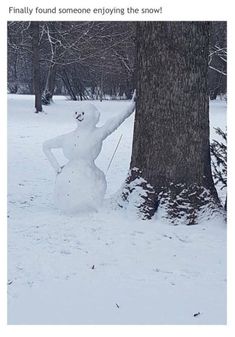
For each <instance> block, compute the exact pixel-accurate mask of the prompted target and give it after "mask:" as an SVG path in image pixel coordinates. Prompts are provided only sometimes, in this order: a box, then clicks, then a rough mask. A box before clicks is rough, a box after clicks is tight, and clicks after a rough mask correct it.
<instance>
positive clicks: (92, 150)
mask: <svg viewBox="0 0 235 337" xmlns="http://www.w3.org/2000/svg"><path fill="white" fill-rule="evenodd" d="M101 149H102V139H100V138H99V136H98V132H97V129H96V128H94V129H93V130H86V131H81V132H76V131H74V132H71V133H69V134H67V135H65V136H64V140H63V146H62V150H63V153H64V155H65V157H66V158H67V159H68V160H69V161H68V163H67V164H66V165H65V166H64V167H63V169H62V172H61V173H59V174H58V175H57V177H56V183H55V202H56V205H57V207H59V208H60V209H62V210H63V211H66V212H69V213H73V212H80V211H87V210H94V209H97V208H98V207H99V206H100V205H101V203H102V201H103V199H104V195H105V192H106V187H107V184H106V179H105V175H104V173H103V172H102V171H101V170H100V169H99V168H98V167H97V166H96V165H95V162H94V160H95V159H96V158H97V157H98V155H99V153H100V151H101Z"/></svg>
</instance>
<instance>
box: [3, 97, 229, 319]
mask: <svg viewBox="0 0 235 337" xmlns="http://www.w3.org/2000/svg"><path fill="white" fill-rule="evenodd" d="M76 104H77V103H76V102H71V101H67V100H66V99H65V98H62V97H57V98H55V103H54V104H52V105H51V106H47V107H44V111H45V113H41V114H35V113H33V97H32V96H25V95H24V96H19V95H9V104H8V111H9V117H8V193H9V195H8V205H9V206H8V223H9V229H8V323H9V324H225V323H226V225H225V223H224V222H223V220H222V219H221V218H217V219H214V220H213V221H210V222H208V221H207V222H204V223H200V224H199V225H197V226H183V225H182V226H172V225H169V224H168V223H164V222H163V221H161V220H160V219H158V218H156V219H154V220H151V221H141V220H138V219H137V218H136V217H135V215H134V214H132V213H131V212H126V211H124V210H121V209H120V210H115V209H112V207H111V204H110V203H109V198H110V197H111V196H112V195H113V194H114V193H115V192H116V191H117V190H118V189H119V188H120V186H121V184H122V183H123V181H124V179H125V177H126V174H127V170H128V167H129V161H130V156H131V143H132V132H133V116H132V117H130V118H129V119H128V120H126V121H125V122H124V123H123V124H122V126H121V127H120V128H119V129H118V130H117V131H116V132H115V133H113V134H112V135H111V136H110V137H108V138H107V140H106V141H105V143H104V145H103V150H102V152H101V154H100V156H99V157H98V159H97V160H96V163H97V166H98V167H100V168H101V169H102V170H103V171H104V172H106V171H107V167H108V164H109V161H110V159H111V157H112V154H113V152H114V150H115V147H116V145H117V142H118V140H119V138H120V135H121V134H122V135H123V136H122V139H121V142H120V145H119V147H118V150H117V153H116V155H115V157H114V159H113V162H112V165H111V167H110V169H109V170H108V172H107V183H108V190H107V195H106V203H105V205H104V207H103V208H102V209H101V210H100V211H99V212H98V213H97V214H81V215H79V216H67V215H64V214H61V213H60V212H59V211H58V210H57V209H56V208H55V207H54V205H53V186H54V179H55V175H54V172H53V170H52V168H51V167H50V165H49V163H48V161H47V159H46V158H45V156H44V154H43V152H42V143H43V141H45V140H46V139H49V138H52V137H54V136H57V135H60V134H62V133H66V132H68V131H71V130H72V129H73V128H75V123H74V121H73V119H72V113H73V112H74V109H75V107H76ZM94 104H95V105H96V106H97V107H98V108H100V110H101V124H102V123H103V122H104V121H105V120H106V119H107V118H109V117H110V116H113V115H115V114H117V113H118V112H119V110H120V107H121V106H123V105H125V104H127V103H126V102H115V101H104V102H96V101H95V102H94ZM210 118H211V137H212V138H215V137H217V136H216V135H215V132H214V130H213V127H217V126H220V127H221V128H222V129H224V128H225V125H226V104H225V102H222V101H219V100H218V101H215V102H212V103H211V105H210ZM57 156H58V157H59V158H60V161H61V164H63V162H64V161H65V160H64V158H63V155H62V153H60V152H59V151H57Z"/></svg>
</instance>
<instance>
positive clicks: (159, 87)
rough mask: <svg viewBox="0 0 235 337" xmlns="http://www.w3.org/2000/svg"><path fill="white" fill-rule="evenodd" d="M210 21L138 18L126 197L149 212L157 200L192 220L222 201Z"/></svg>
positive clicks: (147, 214)
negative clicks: (216, 178) (215, 173)
mask: <svg viewBox="0 0 235 337" xmlns="http://www.w3.org/2000/svg"><path fill="white" fill-rule="evenodd" d="M209 29H210V25H209V23H208V22H138V23H137V33H136V42H137V47H136V48H137V61H136V71H137V82H136V87H137V106H136V115H135V125H134V139H133V150H132V157H131V164H130V174H129V177H128V179H127V181H126V185H125V188H124V193H123V199H124V200H130V199H133V195H134V198H135V197H136V196H137V199H136V201H135V203H136V206H137V207H138V209H139V210H140V212H141V214H142V216H143V217H144V218H151V217H152V216H153V215H154V214H155V212H156V210H157V209H158V206H159V205H161V207H164V208H165V209H166V211H167V216H168V217H170V218H171V219H173V222H174V223H176V222H177V219H180V218H182V217H184V218H185V217H186V221H187V223H188V224H194V223H195V222H196V218H197V216H198V214H199V212H200V211H202V210H203V209H205V207H208V206H209V205H210V208H211V209H214V208H217V205H218V202H219V201H218V196H217V193H216V190H215V187H214V183H213V179H212V174H211V161H210V145H209V97H208V80H207V79H208V77H207V74H208V55H209Z"/></svg>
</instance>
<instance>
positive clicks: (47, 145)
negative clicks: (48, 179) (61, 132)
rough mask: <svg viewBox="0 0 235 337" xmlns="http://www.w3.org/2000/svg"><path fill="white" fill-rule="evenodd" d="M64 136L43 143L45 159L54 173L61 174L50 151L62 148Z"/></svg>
mask: <svg viewBox="0 0 235 337" xmlns="http://www.w3.org/2000/svg"><path fill="white" fill-rule="evenodd" d="M63 140H64V136H59V137H55V138H52V139H49V140H46V141H45V142H44V143H43V146H42V148H43V152H44V153H45V155H46V157H47V159H48V160H49V162H50V164H51V166H52V167H53V168H54V170H55V171H56V173H60V172H61V167H60V165H59V163H58V161H57V160H56V157H55V156H54V155H53V153H52V151H51V149H58V148H60V147H62V146H63Z"/></svg>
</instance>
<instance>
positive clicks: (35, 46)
mask: <svg viewBox="0 0 235 337" xmlns="http://www.w3.org/2000/svg"><path fill="white" fill-rule="evenodd" d="M30 29H31V37H32V63H33V85H34V95H35V109H36V110H35V112H36V113H38V112H40V111H42V92H41V80H40V58H39V54H40V48H39V22H38V21H32V22H31V25H30Z"/></svg>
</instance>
